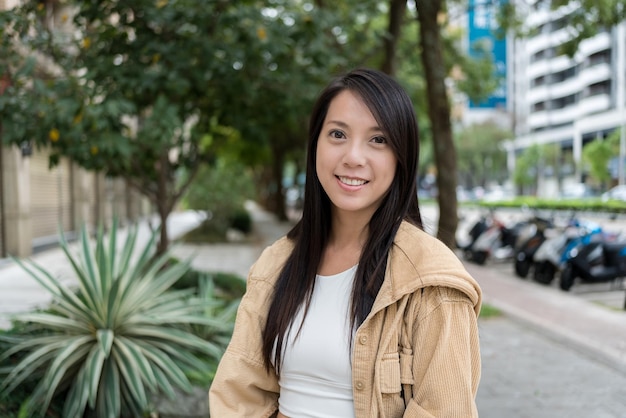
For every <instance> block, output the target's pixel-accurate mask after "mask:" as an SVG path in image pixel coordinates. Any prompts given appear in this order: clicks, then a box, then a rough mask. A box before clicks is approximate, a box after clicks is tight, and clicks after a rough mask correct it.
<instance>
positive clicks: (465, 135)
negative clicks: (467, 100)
mask: <svg viewBox="0 0 626 418" xmlns="http://www.w3.org/2000/svg"><path fill="white" fill-rule="evenodd" d="M511 136H512V133H511V132H510V131H508V130H506V129H503V128H502V127H500V126H498V125H497V124H495V123H494V122H485V123H481V124H476V125H472V126H469V127H467V128H464V129H462V130H460V131H459V132H458V133H457V134H456V136H455V143H456V147H457V150H458V152H459V161H458V163H459V178H460V179H465V184H464V185H465V186H469V187H471V186H482V187H485V186H486V185H487V182H488V181H489V180H498V181H502V180H504V179H505V178H506V169H507V167H506V152H505V151H504V150H503V149H502V148H501V146H500V144H501V142H502V141H503V140H505V139H509V138H511Z"/></svg>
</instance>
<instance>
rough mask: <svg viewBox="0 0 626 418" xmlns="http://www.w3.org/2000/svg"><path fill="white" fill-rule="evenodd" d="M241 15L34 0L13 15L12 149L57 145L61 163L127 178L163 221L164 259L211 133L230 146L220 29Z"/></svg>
mask: <svg viewBox="0 0 626 418" xmlns="http://www.w3.org/2000/svg"><path fill="white" fill-rule="evenodd" d="M233 13H236V8H230V9H228V3H226V2H210V3H204V2H198V1H194V0H185V1H177V2H167V1H158V2H145V1H139V0H136V1H127V2H126V1H125V2H116V1H100V2H76V3H72V4H69V3H68V4H66V5H64V4H61V3H49V4H47V3H43V2H39V1H26V2H24V3H23V5H22V6H20V7H17V8H15V9H12V10H9V11H6V12H3V13H2V15H1V16H0V19H1V20H2V22H1V23H0V25H1V27H2V29H1V31H2V39H3V43H2V55H3V56H9V57H11V60H10V61H9V62H8V65H3V66H2V68H0V72H2V73H3V74H8V75H9V77H10V79H11V85H10V86H9V87H8V88H7V89H6V91H5V94H4V95H3V96H2V98H1V99H0V118H1V120H2V125H3V136H4V137H3V139H4V142H5V143H9V144H20V143H22V142H24V141H32V142H34V143H35V145H36V146H37V147H50V148H51V149H52V156H51V160H50V164H51V165H55V164H56V163H58V161H59V159H60V157H61V156H67V157H69V158H70V159H71V160H72V161H74V162H75V163H77V164H79V165H80V166H82V167H85V168H86V169H89V170H97V171H103V172H104V173H106V174H107V175H109V176H119V177H123V178H125V179H127V180H128V182H129V183H130V184H131V185H133V186H135V187H136V188H137V189H138V190H139V191H141V192H142V193H143V194H144V195H146V196H147V197H148V198H149V199H150V200H151V201H152V202H153V203H154V205H155V207H156V209H157V211H158V213H159V215H160V217H161V225H162V228H161V238H160V244H159V252H163V251H164V250H165V249H166V248H167V245H168V243H167V223H166V219H167V217H168V215H169V213H171V211H172V210H173V208H174V206H175V204H176V203H177V201H178V200H179V199H180V197H181V196H182V194H183V193H184V191H185V189H186V188H187V187H188V185H189V183H190V182H191V181H192V180H193V178H194V173H195V172H197V170H198V168H199V167H200V165H201V164H202V163H206V162H209V161H211V160H212V158H213V156H214V150H213V149H212V148H210V147H204V146H203V144H202V138H203V136H204V135H206V134H212V135H213V137H214V138H215V141H216V142H219V140H220V138H219V135H217V132H215V128H216V127H217V126H219V123H216V121H215V119H214V118H213V117H212V116H213V115H214V113H215V104H214V103H215V101H214V97H215V96H216V95H217V94H218V92H219V85H220V84H221V83H223V82H224V80H220V79H216V78H215V77H214V74H215V72H216V65H219V59H216V56H218V52H219V51H220V50H221V49H224V48H225V45H224V44H223V43H220V41H221V40H220V39H216V36H215V32H216V29H217V28H218V27H221V25H222V24H223V22H224V20H228V21H229V23H230V21H233V20H235V19H233V18H232V17H231V15H232V14H233ZM229 47H231V48H232V47H234V46H233V45H229ZM182 167H184V168H185V169H186V170H187V172H188V173H190V175H189V177H188V181H187V182H185V183H180V182H177V175H178V170H179V169H180V168H182Z"/></svg>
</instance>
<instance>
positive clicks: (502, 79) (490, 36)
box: [467, 0, 506, 109]
mask: <svg viewBox="0 0 626 418" xmlns="http://www.w3.org/2000/svg"><path fill="white" fill-rule="evenodd" d="M502 1H506V0H500V1H492V0H470V1H469V13H468V19H469V22H468V31H467V33H468V37H469V54H470V55H474V54H477V53H479V52H478V51H481V52H480V53H482V50H481V49H478V48H475V46H476V45H477V44H479V43H481V44H483V45H487V49H488V51H489V52H490V53H491V55H492V56H493V60H494V67H495V72H496V77H498V87H497V88H496V90H495V91H493V92H492V93H491V95H490V96H489V97H488V98H487V99H486V100H484V101H483V102H480V103H474V102H470V108H485V109H493V108H504V107H506V38H504V37H502V39H500V38H499V37H498V36H497V35H496V34H497V31H498V30H499V27H498V22H497V19H496V15H497V12H498V7H500V6H499V4H500V2H502Z"/></svg>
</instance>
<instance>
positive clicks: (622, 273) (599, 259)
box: [559, 241, 626, 291]
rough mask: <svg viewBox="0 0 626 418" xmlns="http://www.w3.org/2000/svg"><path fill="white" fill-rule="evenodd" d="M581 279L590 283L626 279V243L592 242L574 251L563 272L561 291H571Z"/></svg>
mask: <svg viewBox="0 0 626 418" xmlns="http://www.w3.org/2000/svg"><path fill="white" fill-rule="evenodd" d="M579 277H580V278H581V279H582V280H583V281H584V282H589V283H601V282H612V281H615V280H617V279H620V278H622V277H626V242H624V241H621V242H606V241H604V242H591V243H589V244H586V245H584V246H582V247H580V248H576V249H573V250H572V251H571V257H570V258H569V260H567V261H566V262H565V265H564V266H563V270H562V271H561V277H560V280H559V282H560V283H559V285H560V287H561V289H563V290H565V291H568V290H570V289H571V287H572V286H573V285H574V282H575V280H576V279H577V278H579Z"/></svg>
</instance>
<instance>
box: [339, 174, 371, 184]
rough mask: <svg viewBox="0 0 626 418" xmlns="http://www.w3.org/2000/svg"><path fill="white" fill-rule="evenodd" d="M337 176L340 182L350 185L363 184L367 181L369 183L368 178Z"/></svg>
mask: <svg viewBox="0 0 626 418" xmlns="http://www.w3.org/2000/svg"><path fill="white" fill-rule="evenodd" d="M335 177H337V178H338V179H339V181H340V182H342V183H343V184H346V185H348V186H362V185H364V184H365V183H367V180H362V179H353V178H350V177H342V176H335Z"/></svg>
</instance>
